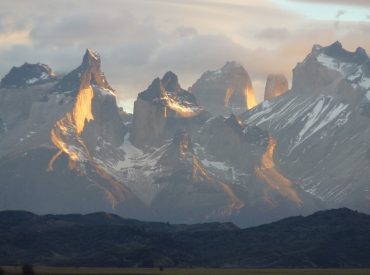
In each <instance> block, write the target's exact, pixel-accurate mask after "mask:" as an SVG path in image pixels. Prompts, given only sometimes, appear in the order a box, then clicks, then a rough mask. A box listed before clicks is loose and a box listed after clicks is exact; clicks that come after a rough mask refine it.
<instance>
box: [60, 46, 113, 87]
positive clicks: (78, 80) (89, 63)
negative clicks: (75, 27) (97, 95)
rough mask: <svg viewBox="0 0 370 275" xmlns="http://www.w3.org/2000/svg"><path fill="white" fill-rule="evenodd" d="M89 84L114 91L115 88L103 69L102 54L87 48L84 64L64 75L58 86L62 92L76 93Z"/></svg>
mask: <svg viewBox="0 0 370 275" xmlns="http://www.w3.org/2000/svg"><path fill="white" fill-rule="evenodd" d="M89 85H96V86H98V87H99V88H103V89H108V90H109V91H110V92H111V93H114V90H113V88H112V87H111V86H110V85H109V83H108V81H107V79H106V78H105V75H104V73H103V72H102V71H101V59H100V55H99V54H98V53H97V52H95V51H93V50H91V49H87V50H86V52H85V54H84V56H83V59H82V64H81V65H80V66H79V67H78V68H76V69H75V70H73V71H72V72H70V73H69V74H67V75H66V76H65V77H63V79H62V80H61V81H60V82H59V83H58V84H57V86H56V87H57V90H58V91H60V92H63V93H65V92H67V93H72V94H76V92H77V91H78V90H79V89H81V88H86V87H88V86H89Z"/></svg>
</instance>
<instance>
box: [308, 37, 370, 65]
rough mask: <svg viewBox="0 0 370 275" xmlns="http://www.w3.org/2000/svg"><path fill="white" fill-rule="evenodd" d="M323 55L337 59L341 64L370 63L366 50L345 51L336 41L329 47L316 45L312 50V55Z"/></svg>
mask: <svg viewBox="0 0 370 275" xmlns="http://www.w3.org/2000/svg"><path fill="white" fill-rule="evenodd" d="M322 54H324V55H326V56H329V57H332V58H335V59H337V60H338V61H341V62H351V63H356V64H364V63H368V62H369V61H370V58H369V56H368V54H367V53H366V50H365V49H364V48H362V47H358V48H357V49H356V51H354V52H351V51H348V50H346V49H344V48H343V45H342V44H341V43H340V42H339V41H336V42H334V43H333V44H331V45H329V46H327V47H323V46H320V45H314V46H313V48H312V52H311V55H314V56H319V55H322Z"/></svg>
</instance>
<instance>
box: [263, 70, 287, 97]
mask: <svg viewBox="0 0 370 275" xmlns="http://www.w3.org/2000/svg"><path fill="white" fill-rule="evenodd" d="M288 89H289V87H288V80H287V79H286V77H285V76H284V75H281V74H271V75H269V76H268V77H267V80H266V87H265V97H264V99H265V100H270V99H273V98H275V97H278V96H281V95H282V94H284V93H285V92H287V91H288Z"/></svg>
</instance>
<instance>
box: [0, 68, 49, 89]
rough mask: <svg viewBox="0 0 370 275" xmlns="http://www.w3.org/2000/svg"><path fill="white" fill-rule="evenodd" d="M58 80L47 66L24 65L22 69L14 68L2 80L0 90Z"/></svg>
mask: <svg viewBox="0 0 370 275" xmlns="http://www.w3.org/2000/svg"><path fill="white" fill-rule="evenodd" d="M55 78H56V76H55V73H54V72H53V71H52V69H51V68H50V67H49V66H48V65H45V64H40V63H37V64H29V63H24V64H23V65H22V66H20V67H13V68H12V69H11V70H10V72H9V73H8V74H7V75H5V77H4V78H3V79H2V80H1V83H0V88H10V89H11V88H24V87H27V86H32V85H36V84H40V83H45V82H47V81H50V80H54V79H55Z"/></svg>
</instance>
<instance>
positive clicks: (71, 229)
mask: <svg viewBox="0 0 370 275" xmlns="http://www.w3.org/2000/svg"><path fill="white" fill-rule="evenodd" d="M369 230H370V217H369V216H368V215H365V214H361V213H359V212H355V211H352V210H349V209H346V208H342V209H335V210H326V211H320V212H317V213H315V214H313V215H310V216H307V217H302V216H296V217H290V218H286V219H283V220H280V221H277V222H274V223H271V224H266V225H261V226H258V227H253V228H247V229H240V228H238V227H237V226H235V225H234V224H232V223H203V224H193V225H185V224H177V225H176V224H169V223H160V222H141V221H138V220H131V219H122V218H121V217H119V216H117V215H114V214H108V213H102V212H100V213H92V214H88V215H81V214H69V215H44V216H39V215H35V214H32V213H30V212H25V211H2V212H0V255H1V257H0V265H21V264H24V263H30V262H31V263H34V264H37V265H49V266H99V267H102V266H119V267H159V266H165V267H187V268H188V267H224V268H232V267H244V268H247V267H249V268H251V267H253V268H261V267H265V268H266V267H269V268H272V267H274V268H278V267H290V268H292V267H295V268H298V267H299V268H302V267H310V268H318V267H320V268H328V267H332V268H333V267H336V268H339V267H340V268H349V267H351V268H360V267H362V268H363V267H369V266H370V258H369V257H368V255H369V253H370V234H369ZM365 272H366V271H365Z"/></svg>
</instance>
